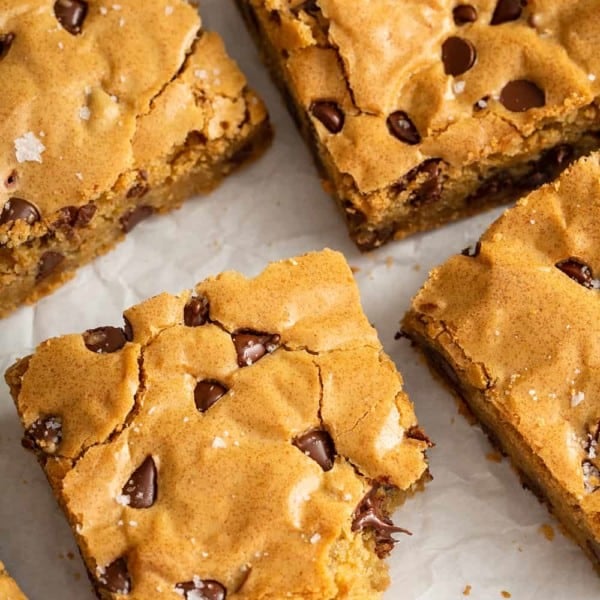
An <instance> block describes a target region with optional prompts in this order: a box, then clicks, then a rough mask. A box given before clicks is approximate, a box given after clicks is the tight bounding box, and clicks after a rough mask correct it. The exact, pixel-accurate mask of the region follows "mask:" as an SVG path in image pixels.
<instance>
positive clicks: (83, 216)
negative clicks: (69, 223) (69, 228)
mask: <svg viewBox="0 0 600 600" xmlns="http://www.w3.org/2000/svg"><path fill="white" fill-rule="evenodd" d="M96 210H97V209H96V205H95V204H94V203H93V202H88V203H87V204H84V205H83V206H81V207H80V208H79V209H78V210H77V216H76V217H75V223H74V226H75V227H85V226H86V225H88V224H89V223H90V221H91V220H92V218H93V217H94V215H95V214H96Z"/></svg>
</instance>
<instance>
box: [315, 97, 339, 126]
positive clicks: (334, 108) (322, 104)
mask: <svg viewBox="0 0 600 600" xmlns="http://www.w3.org/2000/svg"><path fill="white" fill-rule="evenodd" d="M310 112H311V113H312V115H313V117H315V118H316V119H318V120H319V121H321V123H323V125H324V126H325V127H326V129H327V130H328V131H329V132H331V133H339V132H340V131H341V130H342V128H343V127H344V120H345V116H344V112H343V111H342V109H341V108H340V107H339V105H338V104H337V103H336V102H330V101H327V100H319V101H318V102H313V103H312V105H311V107H310Z"/></svg>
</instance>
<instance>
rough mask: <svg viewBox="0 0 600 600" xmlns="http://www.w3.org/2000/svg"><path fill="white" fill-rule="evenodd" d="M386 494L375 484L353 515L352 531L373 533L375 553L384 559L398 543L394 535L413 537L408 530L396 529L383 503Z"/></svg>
mask: <svg viewBox="0 0 600 600" xmlns="http://www.w3.org/2000/svg"><path fill="white" fill-rule="evenodd" d="M384 498H385V495H384V492H383V491H382V490H381V486H380V485H379V484H375V485H374V486H373V487H372V488H371V489H370V490H369V492H367V494H366V495H365V497H364V498H363V499H362V500H361V501H360V503H359V505H358V506H357V507H356V510H355V511H354V514H353V515H352V531H364V530H365V529H366V530H368V531H372V532H373V534H374V536H375V552H376V553H377V555H378V556H379V557H380V558H383V557H384V556H386V555H387V554H389V552H390V551H391V549H392V548H393V546H394V544H395V543H396V542H397V540H395V539H394V538H393V537H392V534H393V533H405V534H406V535H412V533H411V532H410V531H408V530H407V529H403V528H402V527H396V526H395V525H394V523H393V522H392V520H391V519H390V517H389V515H388V514H387V513H386V511H385V509H384V506H383V502H384Z"/></svg>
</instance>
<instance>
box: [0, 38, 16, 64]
mask: <svg viewBox="0 0 600 600" xmlns="http://www.w3.org/2000/svg"><path fill="white" fill-rule="evenodd" d="M14 41H15V34H14V33H0V60H2V59H3V58H4V57H5V56H6V55H7V54H8V51H9V50H10V47H11V46H12V43H13V42H14Z"/></svg>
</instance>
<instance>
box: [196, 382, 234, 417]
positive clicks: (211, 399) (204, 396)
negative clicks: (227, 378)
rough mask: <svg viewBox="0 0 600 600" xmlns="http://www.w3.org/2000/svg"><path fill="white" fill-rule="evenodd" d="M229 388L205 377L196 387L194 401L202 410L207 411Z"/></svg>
mask: <svg viewBox="0 0 600 600" xmlns="http://www.w3.org/2000/svg"><path fill="white" fill-rule="evenodd" d="M227 391H228V390H227V388H226V387H225V386H224V385H223V384H222V383H219V382H218V381H214V380H213V379H205V380H204V381H199V382H198V383H197V384H196V389H194V401H195V402H196V408H197V409H198V410H199V411H200V412H206V411H207V410H208V409H209V408H210V407H211V406H212V405H213V404H214V403H215V402H216V401H217V400H219V398H222V397H223V396H224V395H225V394H226V393H227Z"/></svg>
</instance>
